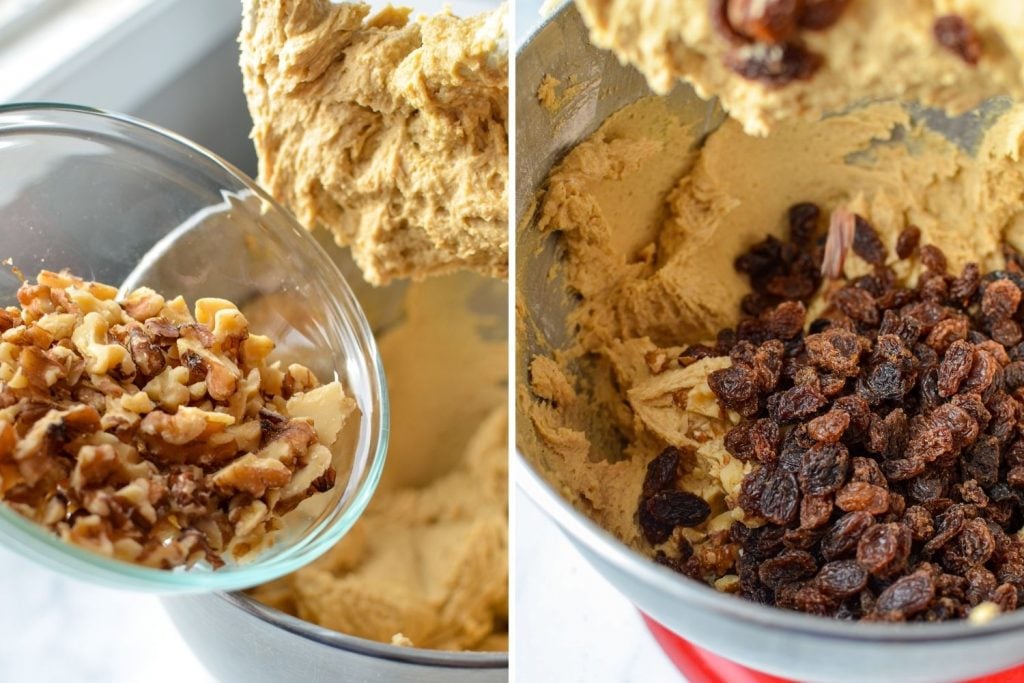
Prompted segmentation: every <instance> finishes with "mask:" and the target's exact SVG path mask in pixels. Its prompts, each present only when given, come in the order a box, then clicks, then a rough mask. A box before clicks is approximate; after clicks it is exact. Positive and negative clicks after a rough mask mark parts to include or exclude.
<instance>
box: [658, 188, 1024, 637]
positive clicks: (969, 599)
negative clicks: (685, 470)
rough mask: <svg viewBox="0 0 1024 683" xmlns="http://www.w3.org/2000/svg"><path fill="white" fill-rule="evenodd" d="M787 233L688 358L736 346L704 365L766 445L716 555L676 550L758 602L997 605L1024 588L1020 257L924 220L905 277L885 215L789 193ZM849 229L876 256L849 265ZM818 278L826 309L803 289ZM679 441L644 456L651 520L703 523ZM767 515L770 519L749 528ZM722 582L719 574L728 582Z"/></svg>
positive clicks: (870, 610) (815, 285)
mask: <svg viewBox="0 0 1024 683" xmlns="http://www.w3.org/2000/svg"><path fill="white" fill-rule="evenodd" d="M789 219H790V241H789V242H788V243H783V242H781V241H779V240H777V239H775V238H768V239H767V240H765V241H764V242H762V243H760V244H758V245H755V246H754V247H753V249H751V251H750V252H748V253H747V254H745V255H743V256H741V257H740V258H739V259H738V260H737V262H736V265H737V268H738V269H739V270H741V271H742V272H744V273H746V274H747V275H748V276H749V277H750V279H751V282H752V284H753V285H754V287H753V289H754V293H752V294H751V295H749V296H748V297H747V298H746V299H744V301H743V309H744V312H745V313H746V317H745V318H744V319H743V320H742V321H741V322H740V323H739V325H738V326H737V327H736V329H735V330H723V331H722V332H721V333H720V334H719V336H718V341H717V344H716V345H715V346H714V347H713V348H712V347H708V346H692V347H690V348H688V349H687V350H686V351H685V352H684V353H683V358H681V362H693V360H694V359H696V358H701V357H707V356H728V357H729V359H730V365H729V367H726V368H723V369H719V370H716V371H714V372H711V373H710V374H709V375H708V385H709V387H710V389H711V390H712V391H713V392H714V394H715V396H716V398H717V400H718V403H719V404H720V405H721V406H722V407H723V408H724V409H726V410H728V411H731V412H732V413H734V414H738V415H739V416H742V420H740V421H739V423H738V424H737V425H736V426H735V427H733V428H732V429H731V430H730V431H729V432H728V433H727V434H726V436H725V444H724V445H725V448H726V449H727V450H728V452H729V453H730V454H731V455H732V456H734V457H736V458H739V459H740V460H741V461H742V462H745V463H750V464H752V465H753V467H752V469H751V471H750V473H749V474H747V475H746V476H745V478H744V480H743V483H742V487H741V489H740V492H739V495H738V500H737V503H738V505H739V507H740V508H742V510H743V511H744V513H746V515H747V520H748V523H749V526H748V525H744V524H741V523H738V522H737V523H735V524H734V525H733V527H732V529H731V530H730V531H729V532H721V533H719V534H717V535H715V536H714V537H713V538H712V539H711V540H712V543H713V545H714V546H715V548H716V552H715V553H712V555H713V556H714V559H715V560H716V564H715V566H709V565H708V564H707V563H706V561H705V560H704V559H702V558H703V557H704V556H706V555H707V553H704V555H700V554H698V553H695V552H694V550H693V549H692V548H691V547H690V546H689V544H688V543H687V542H686V541H685V540H682V541H680V546H679V549H678V553H675V554H673V555H672V556H670V555H669V554H668V553H666V552H664V551H660V552H659V554H658V555H657V556H656V557H655V559H656V560H658V561H660V562H661V563H662V564H666V565H668V566H671V567H673V568H675V569H677V570H678V571H680V572H682V573H685V574H687V575H690V576H693V577H695V578H700V579H702V580H711V581H715V580H717V579H720V578H722V577H723V575H726V574H728V575H731V576H732V577H733V581H732V582H731V583H729V586H730V588H731V589H732V590H734V591H736V592H738V593H739V594H740V595H742V596H743V597H746V598H748V599H751V600H755V601H757V602H760V603H764V604H768V605H775V606H778V607H784V608H788V609H794V610H799V611H804V612H809V613H813V614H819V615H829V616H833V617H836V618H841V619H867V620H886V621H904V620H913V621H942V620H947V619H956V618H962V617H967V616H970V617H971V618H972V619H984V618H987V617H989V616H991V615H993V614H998V613H999V612H1006V611H1011V610H1015V609H1017V607H1018V605H1019V604H1024V537H1022V532H1021V528H1022V524H1024V430H1022V422H1024V331H1022V327H1021V325H1022V321H1024V306H1021V299H1022V295H1024V292H1022V290H1024V269H1022V267H1021V257H1020V255H1019V254H1017V253H1016V252H1014V251H1013V250H1010V249H1008V248H1007V250H1006V261H1007V266H1006V269H1005V270H1002V271H996V272H991V273H987V274H983V273H982V272H981V271H980V269H979V267H978V265H977V264H974V263H969V264H967V265H966V266H965V267H964V269H963V271H962V272H961V273H959V274H956V275H952V274H950V273H948V272H947V263H946V259H945V257H944V255H943V254H942V252H941V251H940V250H939V249H938V248H936V247H935V246H932V245H926V246H920V247H919V241H920V237H921V234H920V231H919V230H918V229H917V228H915V227H913V226H910V227H908V228H907V229H906V230H905V231H904V232H903V233H902V234H901V235H900V236H899V239H898V241H897V242H896V244H895V250H896V256H897V257H898V258H900V259H907V258H917V260H918V263H919V264H920V266H921V271H922V272H921V274H920V276H919V278H918V281H917V283H916V285H915V286H913V287H907V286H904V285H903V284H902V283H900V282H899V281H898V279H897V277H896V275H895V273H894V272H893V270H892V269H891V268H890V267H889V266H888V265H886V264H887V260H888V254H887V250H886V248H885V246H884V245H883V243H882V241H881V239H880V238H879V237H878V235H877V234H876V233H875V231H874V229H873V228H872V227H871V225H869V224H868V222H867V221H866V220H864V219H863V218H862V217H860V216H856V215H854V214H852V213H850V212H849V211H845V210H837V211H836V212H833V214H832V222H831V225H830V228H829V232H828V238H827V240H825V241H824V242H823V241H822V240H821V238H818V237H817V235H816V227H817V224H818V221H819V212H818V209H817V207H815V206H813V205H810V204H799V205H796V206H794V207H793V208H792V209H791V210H790V213H789ZM850 249H852V251H853V252H854V253H856V254H857V255H858V256H859V257H860V258H861V259H863V260H864V261H865V262H867V263H868V264H870V265H871V266H872V267H873V272H872V273H871V274H869V275H864V276H862V277H858V278H856V279H853V280H849V281H845V280H834V281H831V282H828V283H827V284H826V285H824V286H823V287H822V289H823V293H822V294H816V292H817V291H818V289H819V285H820V283H821V282H822V278H821V276H820V273H821V272H824V273H825V274H826V275H827V276H830V277H831V276H838V275H839V274H840V273H841V272H842V263H843V260H844V258H845V256H846V254H847V252H848V251H849V250H850ZM822 295H823V296H824V297H825V301H826V302H827V307H826V308H825V309H824V310H823V311H822V315H821V317H818V318H815V319H814V320H807V319H806V318H807V317H808V316H807V309H806V308H805V303H810V302H812V297H818V296H822ZM682 467H683V459H682V457H681V453H680V452H679V451H677V450H676V449H672V448H670V449H668V450H666V451H665V452H663V453H662V454H661V455H659V456H658V457H657V458H655V459H654V460H653V461H652V462H651V463H650V464H649V466H648V471H647V477H646V480H645V482H644V490H643V493H642V496H641V500H640V508H639V511H638V513H639V514H638V523H639V525H640V528H641V530H642V531H643V533H644V536H645V537H646V538H647V540H648V541H649V542H650V543H652V544H654V545H658V544H662V543H665V542H666V541H668V540H669V539H670V538H671V536H672V532H673V530H674V529H675V528H677V527H680V526H682V527H688V526H689V527H692V526H697V525H700V524H703V523H704V521H705V520H706V519H707V518H708V516H709V514H710V511H711V510H710V508H709V506H708V505H707V504H706V503H705V502H704V501H703V500H701V499H699V498H698V497H697V496H695V495H693V494H692V493H689V492H687V491H681V490H678V485H677V484H678V482H677V479H678V474H679V471H680V469H681V468H682ZM755 527H756V528H755ZM716 585H718V584H717V583H716Z"/></svg>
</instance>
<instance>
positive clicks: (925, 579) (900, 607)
mask: <svg viewBox="0 0 1024 683" xmlns="http://www.w3.org/2000/svg"><path fill="white" fill-rule="evenodd" d="M934 599H935V580H934V579H933V578H932V577H931V576H930V575H929V574H928V573H926V572H914V573H913V574H908V575H907V576H904V577H902V578H900V579H898V580H896V581H895V582H893V583H892V584H891V585H890V586H889V587H888V588H886V589H885V590H884V591H882V593H881V594H880V595H879V596H878V600H877V601H876V602H875V609H874V612H875V614H876V615H877V616H878V617H879V618H881V619H885V620H889V621H897V620H899V621H903V620H906V619H907V618H908V617H911V616H913V615H915V614H918V613H919V612H923V611H924V610H926V609H928V606H929V605H930V604H931V603H932V600H934Z"/></svg>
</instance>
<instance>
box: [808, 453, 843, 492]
mask: <svg viewBox="0 0 1024 683" xmlns="http://www.w3.org/2000/svg"><path fill="white" fill-rule="evenodd" d="M849 468H850V454H849V452H848V451H847V450H846V446H844V445H843V444H841V443H829V444H825V443H817V444H815V445H813V446H811V447H810V448H809V449H808V450H807V451H806V452H805V453H804V456H803V462H802V463H801V466H800V476H799V479H800V489H801V490H802V491H803V493H804V495H807V496H824V495H826V494H829V493H834V492H835V491H837V490H839V487H841V486H842V485H843V482H844V481H846V475H847V472H848V471H849Z"/></svg>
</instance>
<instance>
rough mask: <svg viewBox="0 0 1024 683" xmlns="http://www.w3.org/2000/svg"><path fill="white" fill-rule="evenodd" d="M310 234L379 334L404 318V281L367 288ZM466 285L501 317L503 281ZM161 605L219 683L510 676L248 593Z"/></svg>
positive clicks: (329, 246)
mask: <svg viewBox="0 0 1024 683" xmlns="http://www.w3.org/2000/svg"><path fill="white" fill-rule="evenodd" d="M314 235H315V236H316V237H317V239H318V241H319V242H320V245H321V246H322V247H323V248H324V250H325V251H326V252H327V253H328V255H329V256H331V257H332V259H333V260H334V261H335V263H337V265H338V267H339V268H340V269H341V272H342V274H343V275H344V276H345V278H346V279H347V280H348V282H349V283H350V286H351V288H352V291H353V293H354V294H355V296H356V298H357V299H358V300H359V304H360V306H361V307H362V309H363V311H364V312H365V314H366V319H367V320H368V321H369V323H370V327H371V329H372V330H373V332H374V335H375V336H377V337H378V338H379V337H380V335H381V333H382V332H384V331H386V330H387V329H388V328H390V327H392V326H394V325H395V324H396V323H398V322H399V321H400V320H401V318H402V316H403V315H404V313H403V299H404V294H405V291H406V289H407V287H408V283H406V282H402V281H398V282H395V283H393V284H391V285H388V286H387V287H371V286H370V285H368V284H366V282H365V281H364V280H363V278H362V276H361V274H360V273H359V270H358V269H357V267H356V266H355V264H354V263H353V262H352V259H351V257H350V256H349V253H348V251H347V250H342V249H340V248H338V247H337V246H336V245H335V244H334V243H333V241H332V240H331V239H330V238H329V237H328V236H327V234H326V232H325V231H323V230H320V231H317V232H315V233H314ZM468 277H469V276H467V278H468ZM460 282H461V281H460ZM470 282H472V283H475V285H474V286H475V289H474V291H473V295H472V296H471V297H470V301H469V302H468V304H467V305H469V306H470V307H471V308H472V310H474V311H476V312H479V313H484V314H486V315H487V316H488V317H489V319H490V318H493V319H494V320H496V321H497V320H505V317H506V313H505V312H506V309H507V301H508V295H507V292H508V289H507V286H506V285H505V284H504V283H501V282H498V281H494V280H488V279H486V278H482V277H474V278H472V279H471V280H470ZM481 334H484V335H486V336H487V337H489V338H495V339H496V338H498V337H502V338H505V337H506V335H507V328H506V327H505V326H504V325H500V324H498V325H495V326H493V328H492V327H490V326H489V327H488V328H487V330H485V331H482V332H481ZM385 371H386V368H385ZM393 428H395V429H400V428H401V426H400V425H393ZM163 605H164V609H165V610H166V611H167V613H168V614H169V615H170V617H171V619H172V620H173V621H174V624H175V626H177V628H178V631H179V632H180V633H181V635H182V637H183V638H184V639H185V641H186V642H187V643H188V644H189V647H191V648H192V651H193V653H194V654H195V655H196V657H197V658H198V659H199V660H200V661H201V662H202V663H203V664H204V665H205V666H206V668H207V669H208V670H209V671H210V672H211V673H212V674H213V675H214V676H216V678H217V680H219V681H222V682H223V683H235V682H236V681H237V682H238V683H264V682H265V683H282V682H284V681H301V682H302V683H338V682H339V681H353V682H357V681H382V682H387V683H503V682H505V681H508V674H509V670H508V653H505V652H444V651H440V650H425V649H418V648H409V647H399V646H395V645H389V644H384V643H378V642H375V641H371V640H366V639H364V638H356V637H354V636H349V635H345V634H342V633H338V632H337V631H332V630H330V629H326V628H322V627H320V626H317V625H316V624H312V623H310V622H307V621H303V620H302V619H298V618H296V617H293V616H290V615H288V614H285V613H283V612H280V611H278V610H276V609H273V608H271V607H267V606H266V605H263V604H261V603H259V602H257V601H256V600H253V599H252V598H250V597H249V596H248V595H246V594H245V593H213V594H206V595H188V596H181V597H179V596H175V597H166V598H163Z"/></svg>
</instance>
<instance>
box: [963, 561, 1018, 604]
mask: <svg viewBox="0 0 1024 683" xmlns="http://www.w3.org/2000/svg"><path fill="white" fill-rule="evenodd" d="M964 578H966V579H967V595H966V597H967V601H968V602H969V603H971V605H977V604H978V603H979V602H983V601H985V600H988V599H989V596H991V595H992V592H993V591H995V589H996V587H997V582H996V576H995V574H993V573H992V572H990V571H989V570H987V569H985V568H984V567H977V566H976V567H971V568H970V569H968V570H967V571H966V572H965V573H964ZM1015 592H1016V591H1015Z"/></svg>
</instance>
